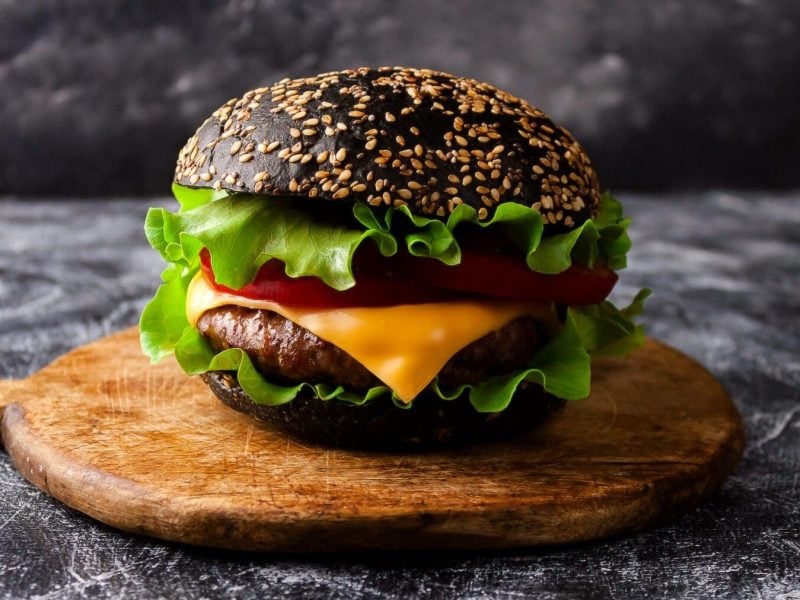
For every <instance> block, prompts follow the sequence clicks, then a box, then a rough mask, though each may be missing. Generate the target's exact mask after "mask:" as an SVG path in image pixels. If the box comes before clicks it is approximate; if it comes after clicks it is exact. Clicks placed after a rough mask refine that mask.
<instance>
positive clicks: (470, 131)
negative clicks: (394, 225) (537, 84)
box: [175, 67, 600, 230]
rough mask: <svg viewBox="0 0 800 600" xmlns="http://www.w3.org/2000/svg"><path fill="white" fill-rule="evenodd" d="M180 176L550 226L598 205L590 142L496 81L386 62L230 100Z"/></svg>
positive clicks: (186, 153) (184, 156)
mask: <svg viewBox="0 0 800 600" xmlns="http://www.w3.org/2000/svg"><path fill="white" fill-rule="evenodd" d="M175 181H176V182H177V183H179V184H181V185H185V186H190V187H213V188H215V189H227V190H231V191H235V192H249V193H254V194H272V195H295V196H305V197H310V198H317V197H318V198H322V199H325V200H345V201H348V200H349V201H353V200H362V201H364V202H367V203H369V204H371V205H373V206H379V205H392V206H398V205H408V207H409V208H410V209H411V211H412V212H414V213H418V214H422V215H427V216H431V217H439V218H446V217H447V215H449V214H450V213H451V212H452V211H453V210H454V209H455V207H456V206H457V205H458V204H462V203H463V204H468V205H470V206H472V207H474V208H475V209H476V210H477V211H478V217H479V218H480V219H488V218H490V217H491V216H492V214H493V213H494V210H495V209H496V207H497V205H498V204H501V203H503V202H516V203H519V204H524V205H527V206H531V207H532V208H534V209H535V210H538V211H539V212H540V213H541V214H542V216H543V217H544V220H545V223H546V224H547V225H548V226H549V228H550V229H564V230H567V229H571V228H573V227H575V226H576V225H579V224H580V223H582V222H583V221H585V220H586V219H587V218H590V217H592V216H593V215H594V214H595V212H596V211H597V208H598V205H599V202H600V190H599V185H598V182H597V176H596V175H595V172H594V169H592V165H591V162H590V161H589V158H588V156H586V153H585V152H584V150H583V148H581V146H580V145H579V144H578V142H576V141H575V139H574V138H573V137H572V135H570V133H569V132H568V131H566V130H565V129H564V128H562V127H559V126H558V125H556V124H555V123H553V121H551V120H550V118H549V117H548V116H547V115H546V114H544V113H543V112H542V111H541V110H539V109H538V108H535V107H533V106H531V105H530V104H528V103H527V102H525V101H524V100H521V99H519V98H517V97H515V96H513V95H511V94H509V93H507V92H504V91H502V90H498V89H497V88H495V87H492V86H491V85H489V84H486V83H481V82H479V81H475V80H474V79H464V78H461V77H454V76H453V75H448V74H446V73H439V72H436V71H430V70H427V69H410V68H400V67H382V68H379V69H368V68H361V69H355V70H348V71H336V72H331V73H324V74H322V75H318V76H316V77H307V78H303V79H284V80H282V81H279V82H278V83H276V84H275V85H272V86H269V87H264V88H258V89H255V90H252V91H250V92H247V93H246V94H244V96H242V97H241V98H234V99H232V100H229V101H228V102H227V103H226V104H225V105H224V106H222V107H221V108H219V109H218V110H217V111H215V112H214V114H212V115H211V117H210V118H208V119H206V121H205V122H204V123H203V124H202V125H201V126H200V128H199V129H198V130H197V132H196V133H195V134H194V135H193V136H192V137H191V138H190V139H189V141H188V142H187V143H186V145H185V146H184V147H183V149H182V150H181V152H180V154H179V156H178V164H177V167H176V169H175Z"/></svg>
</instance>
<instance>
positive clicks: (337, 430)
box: [201, 371, 564, 450]
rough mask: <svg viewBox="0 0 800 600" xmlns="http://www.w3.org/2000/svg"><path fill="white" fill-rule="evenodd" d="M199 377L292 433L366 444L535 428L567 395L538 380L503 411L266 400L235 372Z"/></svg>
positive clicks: (419, 403)
mask: <svg viewBox="0 0 800 600" xmlns="http://www.w3.org/2000/svg"><path fill="white" fill-rule="evenodd" d="M201 377H202V379H203V381H205V383H206V384H207V385H208V386H209V387H210V388H211V390H212V391H213V392H214V394H215V395H216V396H217V398H219V399H220V400H221V401H222V402H223V403H224V404H226V405H227V406H229V407H231V408H233V409H235V410H238V411H240V412H243V413H245V414H248V415H250V416H252V417H255V418H256V419H259V420H261V421H265V422H267V423H270V424H272V425H274V426H275V427H277V428H278V429H280V430H281V431H283V432H284V433H287V434H288V435H290V436H292V437H296V438H298V439H301V440H303V441H305V442H312V443H316V444H321V445H325V446H335V447H340V448H353V449H362V450H413V449H426V448H435V447H441V446H452V445H459V444H465V443H474V442H479V441H487V440H498V439H505V438H509V437H513V436H515V435H520V434H522V433H524V432H526V431H529V430H531V429H533V428H534V427H535V426H537V425H538V424H540V423H541V422H542V421H543V420H545V419H546V418H547V417H548V416H550V415H551V414H552V413H553V412H554V411H556V410H557V409H559V408H561V407H562V406H563V405H564V400H562V399H560V398H556V397H555V396H552V395H550V394H547V393H546V392H545V391H544V390H543V389H542V388H541V387H540V386H538V385H534V384H526V386H525V387H524V388H523V387H520V389H519V390H518V391H517V393H516V394H515V395H514V398H513V400H512V402H511V404H510V405H509V406H508V407H507V408H506V409H505V410H504V411H502V412H499V413H479V412H477V411H476V410H475V409H474V408H473V407H472V405H471V404H470V403H469V402H468V400H467V399H466V398H464V397H461V398H458V399H456V400H449V401H448V400H441V399H440V398H438V397H436V396H434V395H433V394H430V395H423V396H421V397H419V398H417V399H416V400H415V401H414V404H413V406H412V407H411V408H410V409H402V408H398V407H397V406H395V405H394V404H393V403H392V402H391V401H389V400H388V399H387V398H382V399H379V400H376V401H374V402H372V403H370V404H367V405H365V406H354V405H350V404H347V403H345V402H341V401H337V400H328V401H325V400H319V399H317V398H313V397H311V396H309V395H304V394H303V393H302V392H301V394H300V395H298V396H297V397H296V398H295V399H294V400H292V401H291V402H288V403H286V404H282V405H279V406H266V405H263V404H256V403H255V402H254V401H253V400H252V399H251V398H250V397H249V396H248V395H247V394H246V393H245V391H244V390H243V389H242V388H241V386H240V385H239V383H238V382H237V381H236V377H235V375H233V374H232V373H228V372H223V371H209V372H208V373H204V374H203V375H202V376H201Z"/></svg>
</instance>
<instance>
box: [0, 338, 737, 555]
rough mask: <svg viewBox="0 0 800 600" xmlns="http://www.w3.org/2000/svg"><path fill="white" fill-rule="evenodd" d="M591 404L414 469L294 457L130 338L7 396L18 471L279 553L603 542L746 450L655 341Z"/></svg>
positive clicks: (166, 524)
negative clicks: (513, 435)
mask: <svg viewBox="0 0 800 600" xmlns="http://www.w3.org/2000/svg"><path fill="white" fill-rule="evenodd" d="M594 371H595V377H594V383H593V388H594V389H593V393H592V396H591V397H590V398H589V399H588V400H586V401H582V402H571V403H568V405H567V408H566V409H564V410H563V411H562V412H561V413H559V414H558V415H557V416H555V417H554V418H553V419H551V420H550V421H549V422H548V423H546V424H545V425H544V426H542V427H541V428H539V429H537V430H536V431H534V432H533V433H531V434H529V435H527V436H525V437H523V438H518V439H516V440H513V441H508V442H503V443H489V444H480V445H475V446H472V447H469V448H462V449H452V450H447V451H439V452H435V453H420V454H405V455H403V454H376V453H366V452H350V451H342V450H329V449H325V448H320V447H309V446H304V445H301V444H298V443H296V442H294V441H293V440H291V439H288V438H287V437H286V436H285V435H283V434H281V433H278V432H276V431H275V430H273V429H270V428H269V427H267V426H265V425H261V424H259V423H256V422H254V421H252V420H250V419H249V418H247V417H245V416H244V415H241V414H239V413H236V412H235V411H232V410H230V409H228V408H226V407H224V406H223V405H221V404H220V403H219V402H218V401H217V400H216V399H215V398H214V397H213V396H212V395H211V393H210V392H209V391H208V390H207V389H206V388H205V387H204V386H203V384H202V383H201V382H199V381H198V380H196V379H188V378H187V377H186V376H185V375H184V374H183V373H182V372H181V371H180V369H179V368H178V367H177V366H176V365H175V364H174V362H173V361H170V360H167V361H163V362H162V364H159V365H156V366H151V365H150V364H149V363H148V361H147V359H146V358H144V357H143V356H141V354H140V353H139V349H138V341H137V332H136V330H135V328H131V329H128V330H126V331H123V332H121V333H119V334H116V335H113V336H110V337H108V338H104V339H102V340H99V341H97V342H94V343H92V344H89V345H87V346H84V347H81V348H78V349H76V350H74V351H72V352H70V353H69V354H67V355H65V356H63V357H61V358H60V359H58V360H57V361H55V362H54V363H52V364H51V365H50V366H48V367H46V368H45V369H43V370H42V371H40V372H39V373H37V374H35V375H33V376H31V377H30V378H29V379H27V380H25V381H24V382H2V383H3V385H2V386H0V406H2V405H3V403H5V404H7V405H8V406H7V408H6V410H5V413H4V415H3V421H2V439H3V441H4V443H5V445H6V448H7V450H8V452H9V455H10V456H11V458H12V460H13V462H14V464H15V466H16V467H17V468H18V469H19V470H20V472H21V473H22V474H23V475H24V476H25V477H26V478H27V479H29V480H30V481H31V482H33V483H34V484H35V485H36V486H38V487H39V488H41V489H42V490H44V491H45V492H47V493H49V494H51V495H52V496H54V497H56V498H58V499H60V500H62V501H63V502H65V503H66V504H68V505H70V506H72V507H74V508H76V509H78V510H80V511H82V512H84V513H86V514H88V515H90V516H92V517H94V518H96V519H98V520H100V521H103V522H105V523H108V524H110V525H112V526H115V527H118V528H120V529H123V530H126V531H131V532H137V533H142V534H145V535H151V536H155V537H159V538H163V539H168V540H176V541H182V542H186V543H190V544H198V545H208V546H216V547H225V548H238V549H252V550H273V551H334V550H352V549H364V548H387V549H390V548H507V547H514V546H532V545H542V544H559V543H567V542H577V541H584V540H590V539H597V538H603V537H607V536H611V535H615V534H619V533H623V532H628V531H633V530H636V529H640V528H642V527H645V526H647V525H649V524H652V523H654V522H656V521H659V520H662V519H664V518H665V517H667V516H668V515H669V514H671V513H673V512H674V511H678V510H685V509H687V508H688V507H691V506H693V505H695V504H697V503H698V502H699V501H700V500H701V499H702V498H703V497H704V496H706V495H707V494H709V493H710V492H712V491H713V490H714V489H715V488H716V487H717V486H718V485H719V484H720V483H721V482H722V480H723V479H724V477H725V476H726V475H727V474H728V473H729V472H730V471H731V469H732V468H733V466H734V465H735V463H736V461H737V459H738V457H739V455H740V453H741V449H742V440H743V432H742V426H741V422H740V418H739V415H738V413H737V412H736V410H735V408H734V407H733V405H732V404H731V403H730V401H729V399H728V397H727V395H726V394H725V392H724V390H723V389H722V388H721V386H720V385H719V384H718V383H717V382H716V381H715V380H714V379H713V378H712V377H711V375H710V374H709V373H708V372H706V371H705V369H703V368H702V367H700V366H699V365H698V364H697V363H695V362H693V361H692V360H691V359H689V358H687V357H685V356H683V355H682V354H680V353H679V352H677V351H676V350H673V349H671V348H669V347H667V346H664V345H662V344H659V343H658V342H655V341H652V340H649V341H648V342H647V344H646V345H645V346H644V347H643V348H641V349H640V350H639V351H637V352H636V353H634V354H633V355H631V356H630V357H628V358H627V359H624V360H623V359H603V360H600V361H597V363H596V366H595V368H594Z"/></svg>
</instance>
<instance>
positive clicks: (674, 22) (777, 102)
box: [0, 0, 800, 195]
mask: <svg viewBox="0 0 800 600" xmlns="http://www.w3.org/2000/svg"><path fill="white" fill-rule="evenodd" d="M798 40H800V3H798V2H797V1H796V0H770V1H765V0H761V1H745V0H741V1H738V2H734V1H729V2H719V1H714V0H670V1H669V2H630V1H628V0H608V1H605V2H591V1H587V0H537V1H528V0H508V1H503V2H495V3H490V2H484V1H481V0H465V1H462V2H457V3H454V2H431V1H430V0H407V1H404V2H391V1H390V0H381V1H378V0H332V1H330V2H324V3H322V2H312V1H310V0H271V1H266V0H265V1H257V0H227V1H224V2H214V1H211V0H199V1H198V0H173V1H170V2H138V1H136V0H105V1H99V0H26V1H25V2H4V3H0V122H2V123H3V134H2V136H0V193H15V194H57V195H64V194H67V195H68V194H73V195H76V194H102V195H113V194H124V193H162V191H163V190H164V189H166V187H167V185H168V182H169V180H170V177H171V174H172V168H173V165H174V161H175V156H176V154H177V151H178V149H179V148H180V147H181V146H182V145H183V143H184V141H185V140H186V139H187V138H188V137H189V136H190V135H191V133H192V132H193V131H194V130H195V128H196V127H197V126H198V125H199V124H200V122H201V121H202V120H203V119H204V118H205V117H206V116H208V115H209V114H210V113H211V111H212V110H214V109H215V108H217V107H218V106H219V105H220V104H222V103H223V102H225V101H226V100H227V99H229V98H230V97H232V96H236V95H239V94H241V93H242V92H243V91H245V90H247V89H251V88H253V87H256V86H257V85H260V84H268V83H270V82H273V81H277V80H279V79H281V78H283V77H285V76H291V77H297V76H302V75H311V74H315V73H318V72H321V71H327V70H336V69H341V68H346V67H356V66H361V65H366V66H380V65H396V64H402V65H409V66H428V67H432V68H437V69H441V70H445V71H450V72H453V73H455V74H458V75H466V76H471V77H475V78H478V79H483V80H486V81H489V82H491V83H494V84H496V85H498V86H500V87H502V88H506V89H508V90H509V91H511V92H514V93H516V94H518V95H521V96H522V97H524V98H527V99H528V100H529V101H531V102H532V103H534V104H536V105H538V106H540V107H541V108H543V109H544V110H545V111H547V112H549V113H550V114H551V115H552V116H553V117H554V118H555V119H556V120H557V121H558V122H560V123H562V124H564V125H565V126H567V127H568V128H569V129H570V130H572V132H573V133H574V134H575V136H576V137H577V139H578V140H579V141H581V142H582V143H583V144H584V145H585V146H586V147H587V148H588V150H589V154H590V156H591V157H592V158H593V160H594V162H595V164H596V166H597V168H598V172H599V173H601V174H602V176H603V179H602V181H601V183H602V184H603V185H604V186H607V187H610V188H613V189H622V188H625V189H631V188H634V187H635V188H639V189H654V188H669V187H687V186H689V187H691V186H694V187H702V186H708V185H718V186H726V187H730V186H742V185H744V186H755V187H758V188H764V187H771V186H794V187H797V186H798V185H800V170H798V169H796V168H794V164H795V160H796V158H795V157H796V156H797V154H798V153H800V111H798V110H797V98H798V97H800V69H798V68H797V67H798V64H800V41H798ZM43 165H46V166H47V168H46V169H45V168H43Z"/></svg>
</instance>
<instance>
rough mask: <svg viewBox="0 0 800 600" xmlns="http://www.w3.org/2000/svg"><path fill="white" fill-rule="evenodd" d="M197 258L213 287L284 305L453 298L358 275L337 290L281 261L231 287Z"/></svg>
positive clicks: (376, 303) (204, 258) (414, 285)
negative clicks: (295, 272)
mask: <svg viewBox="0 0 800 600" xmlns="http://www.w3.org/2000/svg"><path fill="white" fill-rule="evenodd" d="M200 259H201V268H202V271H203V274H204V275H205V277H206V280H207V281H208V282H209V283H210V284H211V285H212V286H214V288H215V289H217V290H219V291H221V292H226V293H228V294H235V295H237V296H243V297H245V298H250V299H252V300H270V301H272V302H278V303H280V304H285V305H286V306H309V307H321V308H322V307H324V308H342V307H345V306H392V305H395V304H420V303H422V302H441V301H443V300H449V299H452V298H453V297H454V294H453V293H452V292H448V291H447V290H443V289H436V288H431V287H427V286H425V287H423V286H421V285H420V284H418V283H416V282H413V281H408V280H405V279H403V280H394V279H391V278H388V277H381V278H377V277H372V276H369V275H359V276H358V283H357V285H356V286H355V287H352V288H350V289H349V290H343V291H338V290H335V289H333V288H332V287H329V286H327V285H325V284H324V283H323V282H322V281H321V280H319V279H317V278H316V277H297V278H292V277H289V276H288V275H286V273H285V272H284V265H283V263H282V262H281V261H279V260H270V261H268V262H267V263H266V264H264V265H263V266H262V267H261V269H259V271H258V275H256V278H255V279H254V280H253V281H252V282H251V283H248V284H247V285H246V286H244V287H243V288H241V289H238V290H234V289H231V288H228V287H225V286H224V285H220V284H218V283H217V282H216V281H215V279H214V273H213V271H212V270H211V256H210V254H209V253H208V250H205V249H204V250H203V251H202V253H201V254H200ZM462 295H463V294H462Z"/></svg>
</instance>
